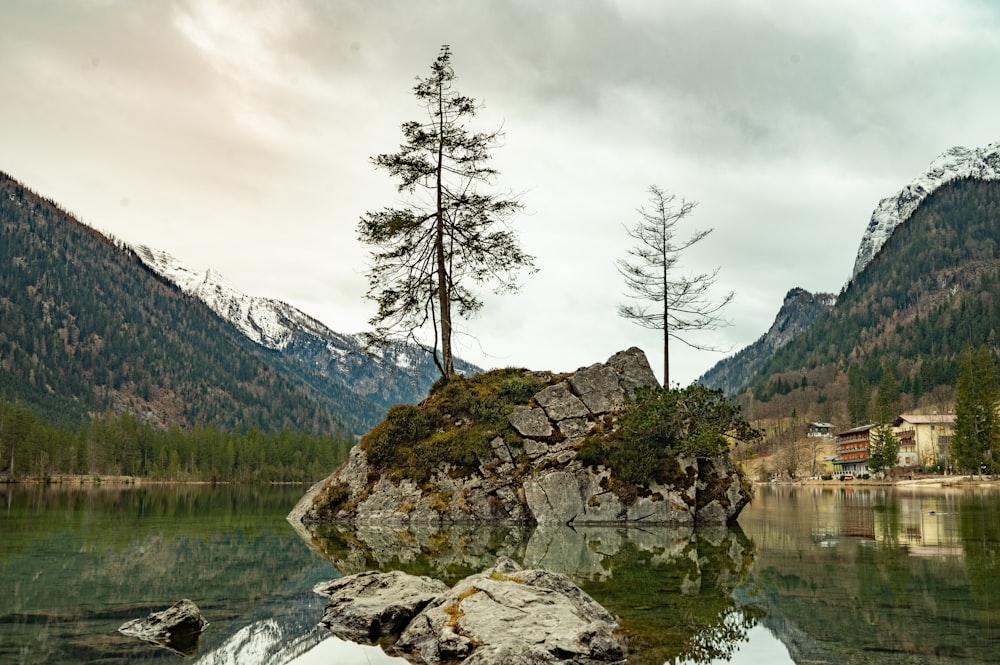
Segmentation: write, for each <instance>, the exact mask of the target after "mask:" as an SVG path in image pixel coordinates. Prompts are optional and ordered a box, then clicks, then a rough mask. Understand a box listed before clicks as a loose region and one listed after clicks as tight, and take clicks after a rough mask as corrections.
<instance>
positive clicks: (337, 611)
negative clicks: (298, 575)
mask: <svg viewBox="0 0 1000 665" xmlns="http://www.w3.org/2000/svg"><path fill="white" fill-rule="evenodd" d="M313 591H315V592H316V593H318V594H320V595H322V596H328V597H329V600H328V601H327V603H326V611H325V612H324V614H323V620H322V621H321V622H320V624H321V625H323V626H325V627H326V628H327V629H328V630H329V631H330V632H332V633H333V634H334V635H336V636H337V637H340V638H342V639H346V640H351V641H353V642H362V643H366V644H372V643H374V642H375V641H377V640H378V639H379V638H380V637H384V636H386V635H398V634H399V633H401V632H403V630H404V629H405V628H406V626H407V625H409V623H410V621H411V620H412V619H413V617H415V616H416V615H417V614H418V613H419V612H420V611H421V610H423V609H424V608H425V607H426V606H427V605H428V603H430V602H431V601H432V600H435V599H436V598H438V597H439V596H441V595H442V594H444V593H446V592H447V591H448V587H447V585H445V583H444V582H441V581H438V580H433V579H431V578H429V577H416V576H414V575H407V574H405V573H401V572H398V571H393V572H388V573H377V572H367V573H360V574H358V575H351V576H350V577H341V578H339V579H336V580H331V581H330V582H323V583H321V584H318V585H316V587H314V589H313Z"/></svg>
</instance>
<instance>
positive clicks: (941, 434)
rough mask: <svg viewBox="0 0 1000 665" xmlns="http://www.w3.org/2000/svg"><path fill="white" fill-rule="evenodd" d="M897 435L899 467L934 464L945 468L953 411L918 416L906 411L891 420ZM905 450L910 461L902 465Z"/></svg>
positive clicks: (952, 428) (949, 457)
mask: <svg viewBox="0 0 1000 665" xmlns="http://www.w3.org/2000/svg"><path fill="white" fill-rule="evenodd" d="M893 425H894V427H895V430H894V431H895V432H896V436H897V437H898V438H899V456H900V466H935V465H940V466H941V467H942V468H944V469H946V468H948V463H949V460H950V459H951V438H952V435H953V433H954V430H955V414H953V413H947V414H932V415H919V414H912V413H905V414H903V415H901V416H899V417H898V418H896V420H895V422H893ZM904 452H905V453H906V456H907V459H908V460H911V463H910V464H904V462H903V455H904Z"/></svg>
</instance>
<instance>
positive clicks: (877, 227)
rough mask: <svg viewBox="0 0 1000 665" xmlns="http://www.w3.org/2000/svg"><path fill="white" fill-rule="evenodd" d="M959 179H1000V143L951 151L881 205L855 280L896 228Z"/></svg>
mask: <svg viewBox="0 0 1000 665" xmlns="http://www.w3.org/2000/svg"><path fill="white" fill-rule="evenodd" d="M959 178H974V179H976V180H997V179H1000V143H993V144H991V145H988V146H986V147H985V148H974V149H969V148H963V147H961V146H956V147H954V148H951V149H949V150H947V151H945V152H944V153H943V154H941V155H940V156H939V157H938V158H937V159H935V160H934V161H933V162H931V165H930V166H929V167H928V169H927V171H925V172H924V173H922V174H921V175H919V176H917V178H916V179H914V180H913V182H911V183H910V184H908V185H907V186H906V187H904V188H903V189H901V190H899V191H898V192H896V193H895V194H894V195H892V196H887V197H886V198H884V199H882V200H881V201H879V203H878V206H877V207H876V208H875V211H874V212H872V217H871V221H869V222H868V227H867V228H866V229H865V233H864V235H863V236H862V238H861V246H860V247H859V248H858V255H857V258H856V259H855V260H854V271H853V273H852V274H851V277H855V276H857V274H858V273H860V272H861V271H862V270H864V268H865V266H867V265H868V264H869V263H870V262H871V260H872V258H874V257H875V255H876V254H877V253H878V251H879V249H881V247H882V245H884V244H885V241H886V240H888V239H889V236H891V235H892V232H893V231H894V230H895V229H896V227H897V226H899V225H900V224H902V223H903V222H905V221H906V220H907V219H909V217H910V215H912V214H913V211H914V210H916V209H917V207H918V206H919V205H920V204H921V203H922V202H923V201H924V199H926V198H927V197H928V196H929V195H930V194H931V193H932V192H934V191H935V190H936V189H938V188H939V187H941V186H942V185H944V184H946V183H949V182H951V181H953V180H957V179H959Z"/></svg>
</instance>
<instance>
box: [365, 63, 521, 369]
mask: <svg viewBox="0 0 1000 665" xmlns="http://www.w3.org/2000/svg"><path fill="white" fill-rule="evenodd" d="M455 78H456V76H455V72H454V71H453V69H452V67H451V50H450V48H449V47H448V46H447V45H446V46H442V47H441V51H440V53H439V54H438V57H437V59H436V60H435V61H434V64H432V65H431V75H430V76H429V77H427V78H420V77H417V85H416V86H414V88H413V92H414V95H415V96H416V98H417V101H418V102H419V103H420V104H421V105H422V106H423V108H424V110H425V112H426V117H425V118H424V119H423V120H421V121H411V122H406V123H404V124H403V125H402V130H403V137H404V143H403V144H402V145H401V146H400V149H399V152H395V153H391V154H383V155H378V156H376V157H373V158H372V163H373V164H374V165H375V166H376V167H377V168H380V169H385V170H386V171H388V172H389V175H390V176H392V177H394V178H399V180H400V182H399V187H398V189H399V192H400V193H402V194H405V195H406V196H407V199H408V201H409V206H408V207H403V208H384V209H382V210H379V211H377V212H367V213H365V214H364V215H363V216H362V218H361V221H360V222H359V224H358V237H359V239H360V240H361V241H362V242H364V243H366V244H370V245H374V246H376V247H377V248H378V249H377V251H373V252H372V254H371V268H370V270H369V272H368V292H367V293H366V297H367V298H369V299H370V300H373V301H375V302H376V303H378V313H377V314H376V315H375V316H374V317H373V318H372V319H371V320H370V321H369V323H370V324H371V325H372V327H373V328H374V330H373V331H372V332H370V333H366V335H365V337H366V341H367V342H368V343H369V344H370V345H372V346H376V347H377V346H385V345H386V344H388V343H389V342H390V341H392V340H393V339H400V338H402V339H408V340H411V341H415V342H418V343H419V340H418V339H417V337H416V333H417V332H418V331H419V330H421V329H424V328H425V327H426V326H427V325H428V324H430V325H431V327H432V328H433V331H434V343H433V349H432V350H433V353H434V362H435V363H436V364H437V367H438V369H439V370H440V371H441V376H442V377H444V378H445V379H448V378H450V377H451V376H452V375H453V374H454V373H455V364H454V358H453V352H452V334H453V327H452V314H453V308H455V312H456V313H457V314H458V315H459V316H462V317H468V316H470V315H472V314H474V313H475V312H477V311H478V310H479V309H481V308H482V306H483V302H482V300H480V299H479V298H478V297H477V296H476V295H475V293H473V292H472V291H471V290H470V288H469V285H470V284H476V285H481V284H484V283H487V282H491V283H495V292H497V293H504V292H513V291H516V290H517V289H518V287H519V286H518V284H517V281H516V277H517V273H518V272H519V271H520V270H521V269H522V268H527V269H528V270H529V271H531V272H535V267H534V257H532V256H530V255H528V254H525V253H524V252H523V251H522V250H521V248H520V244H519V243H518V240H517V237H516V236H515V235H514V233H513V232H512V231H511V230H510V228H509V226H508V220H509V219H510V218H511V217H512V216H513V215H514V214H515V213H516V212H518V211H519V210H520V209H521V207H522V206H521V203H520V202H519V201H518V199H517V198H516V197H514V196H513V195H510V194H507V195H505V196H499V195H494V194H484V193H481V192H480V191H479V190H478V187H479V186H482V185H492V184H493V182H494V180H495V179H496V176H497V175H498V172H497V170H496V169H494V168H493V167H491V166H490V157H491V151H492V150H493V149H494V148H496V147H497V146H498V145H499V143H500V141H501V140H502V138H503V134H502V133H501V132H500V131H499V130H497V131H493V132H473V131H471V130H469V129H468V128H467V127H466V123H467V121H468V120H470V119H471V118H473V117H474V116H475V114H476V110H477V105H476V102H475V100H474V99H472V98H470V97H465V96H463V95H461V94H459V93H458V92H457V91H455V90H454V88H453V82H454V80H455ZM439 351H440V352H439Z"/></svg>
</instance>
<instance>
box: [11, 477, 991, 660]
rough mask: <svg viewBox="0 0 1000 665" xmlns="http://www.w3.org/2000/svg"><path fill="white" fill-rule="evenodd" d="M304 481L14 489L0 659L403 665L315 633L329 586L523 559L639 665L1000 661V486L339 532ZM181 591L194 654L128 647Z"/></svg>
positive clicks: (815, 494)
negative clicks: (594, 615)
mask: <svg viewBox="0 0 1000 665" xmlns="http://www.w3.org/2000/svg"><path fill="white" fill-rule="evenodd" d="M302 492H303V488H301V487H294V486H273V487H255V486H250V487H248V486H218V487H212V486H190V485H179V486H146V487H139V488H129V489H122V488H107V487H105V488H100V487H98V488H88V489H69V488H64V487H60V486H51V487H45V486H16V485H15V486H0V589H2V590H3V593H0V663H102V664H112V663H134V662H141V663H145V662H157V663H174V662H176V663H180V662H182V661H183V662H189V663H199V664H209V663H211V664H215V663H218V664H222V663H240V664H244V663H246V664H250V665H253V664H256V663H261V664H263V663H268V664H276V663H292V664H294V665H307V664H312V663H339V664H341V665H354V664H358V665H361V664H364V665H368V664H369V663H397V664H401V663H402V662H403V661H401V660H399V659H393V658H390V657H388V656H386V655H385V654H384V653H383V652H382V651H381V650H380V649H379V648H377V647H365V646H361V645H355V644H351V643H348V642H343V641H341V640H338V639H336V638H334V637H332V636H330V635H328V634H327V633H325V631H323V630H321V629H318V628H316V624H317V622H318V621H319V619H320V618H321V616H322V610H323V599H322V598H320V597H319V596H316V595H315V594H313V593H312V587H313V586H314V585H315V584H316V583H318V582H321V581H324V580H328V579H330V578H332V577H336V576H338V575H340V574H350V573H355V572H360V571H362V570H370V569H375V568H380V569H400V570H405V571H408V572H412V573H419V574H427V575H432V576H434V577H437V578H440V579H443V580H445V581H446V582H449V583H451V582H454V581H457V580H458V579H461V578H462V577H464V576H465V575H468V574H471V573H472V572H477V571H478V570H481V569H482V568H484V567H486V566H487V565H489V564H491V563H492V562H493V560H494V559H495V557H496V556H497V555H498V554H505V555H507V556H510V557H511V558H513V559H515V560H517V561H519V562H521V563H522V565H525V566H532V567H534V566H538V567H544V568H548V569H550V570H554V571H558V572H563V573H566V574H567V575H569V576H571V577H572V578H573V579H574V581H576V582H577V583H578V584H579V585H580V586H581V587H583V588H584V590H586V591H587V592H588V593H590V594H591V595H592V596H593V597H594V598H595V599H596V600H597V601H598V602H600V603H601V604H603V605H604V606H605V607H607V608H608V609H609V610H610V611H611V612H612V614H614V615H615V616H616V617H618V618H619V622H620V623H621V625H622V628H623V640H625V643H626V645H627V649H628V651H629V662H630V663H640V664H647V663H648V664H656V665H659V664H660V663H671V664H675V663H676V664H678V665H680V664H691V663H726V662H728V663H734V664H741V663H742V664H746V663H767V664H769V665H770V664H778V665H780V664H783V663H883V664H884V663H914V664H916V663H941V664H945V663H966V664H970V663H992V662H1000V494H998V493H996V492H994V491H991V490H985V489H980V490H976V489H964V490H943V489H937V490H932V489H921V490H904V489H895V490H888V489H883V488H861V487H853V486H845V485H843V484H841V483H833V482H831V483H828V484H826V485H824V486H815V487H789V486H781V485H767V486H761V487H758V488H757V496H756V498H755V500H754V502H753V504H752V505H751V506H750V507H748V508H747V509H746V510H745V511H744V513H743V515H741V517H740V526H741V528H739V529H708V530H704V531H699V532H697V533H693V532H691V531H686V530H683V529H670V528H653V527H650V528H644V529H637V528H633V529H623V528H609V527H600V528H596V527H590V528H578V529H569V528H555V529H552V528H547V529H543V528H538V529H532V528H502V527H493V528H482V527H479V528H452V529H447V530H435V529H412V530H406V531H398V530H393V529H371V528H369V529H349V528H343V527H326V528H324V529H322V530H320V531H319V532H317V533H316V534H315V536H314V538H313V539H312V542H310V543H307V542H306V541H305V540H303V539H302V538H301V537H300V536H299V535H298V534H297V533H296V532H295V531H294V530H293V529H292V528H291V527H290V525H289V524H288V523H287V522H286V521H285V515H286V514H287V513H288V511H289V510H290V509H291V507H292V505H294V503H295V501H296V500H297V499H298V498H299V496H301V494H302ZM181 598H190V599H191V600H193V601H195V602H196V603H197V604H198V605H199V607H200V608H201V610H202V613H203V614H204V615H205V617H206V618H207V619H208V621H209V622H210V625H209V626H208V628H207V629H206V630H205V632H204V633H203V634H202V637H201V640H200V643H199V645H198V650H197V653H195V654H194V655H193V656H192V657H191V658H189V659H187V660H184V659H182V658H181V656H179V655H177V654H175V653H173V652H171V651H169V650H167V649H163V648H160V647H157V646H154V645H150V644H146V643H144V642H141V641H138V640H135V639H132V638H128V637H125V636H122V635H119V634H118V633H117V628H118V627H119V626H120V625H121V624H122V623H124V622H125V621H128V620H130V619H133V618H139V617H144V616H145V615H146V614H148V613H149V612H153V611H158V610H162V609H164V608H166V607H168V606H170V605H171V604H173V603H174V602H176V601H177V600H179V599H181Z"/></svg>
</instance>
